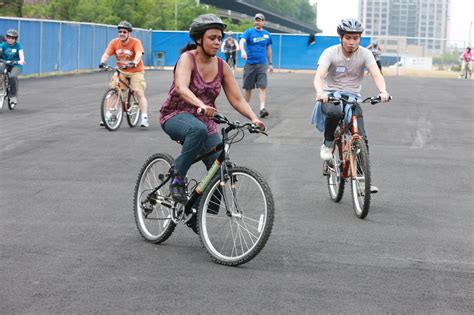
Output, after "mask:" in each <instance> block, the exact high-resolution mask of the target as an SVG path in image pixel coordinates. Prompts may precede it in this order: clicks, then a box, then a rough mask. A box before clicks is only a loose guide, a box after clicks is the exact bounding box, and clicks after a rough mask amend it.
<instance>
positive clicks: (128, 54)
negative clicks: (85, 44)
mask: <svg viewBox="0 0 474 315" xmlns="http://www.w3.org/2000/svg"><path fill="white" fill-rule="evenodd" d="M105 52H106V53H107V55H109V56H112V55H115V60H116V61H117V66H118V67H122V66H124V65H126V64H128V63H130V62H133V60H134V59H135V55H136V54H137V53H141V54H144V53H145V52H144V51H143V46H142V42H141V41H140V40H139V39H137V38H132V37H130V38H129V39H128V41H127V43H126V44H123V43H122V41H121V40H120V39H119V38H115V39H113V40H111V41H110V43H109V46H107V49H106V50H105ZM144 69H145V67H144V66H143V61H142V60H140V62H139V63H138V65H137V66H136V67H135V68H128V69H125V70H123V71H124V72H140V71H143V70H144Z"/></svg>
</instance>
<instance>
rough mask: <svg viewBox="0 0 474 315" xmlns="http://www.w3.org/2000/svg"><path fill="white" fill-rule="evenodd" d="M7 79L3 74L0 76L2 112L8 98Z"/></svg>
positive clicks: (0, 105) (0, 106) (0, 108)
mask: <svg viewBox="0 0 474 315" xmlns="http://www.w3.org/2000/svg"><path fill="white" fill-rule="evenodd" d="M5 80H6V77H5V76H4V75H3V74H0V110H2V109H3V104H4V102H5V99H8V98H7V94H8V93H7V84H6V81H5Z"/></svg>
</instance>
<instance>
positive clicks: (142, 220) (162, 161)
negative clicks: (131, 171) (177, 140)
mask: <svg viewBox="0 0 474 315" xmlns="http://www.w3.org/2000/svg"><path fill="white" fill-rule="evenodd" d="M173 164H174V159H173V157H172V156H171V155H169V154H167V153H156V154H153V155H152V156H150V157H149V158H148V159H147V160H146V161H145V163H144V164H143V166H142V168H141V170H140V172H139V175H138V178H137V182H136V184H135V191H134V196H133V214H134V217H135V224H136V226H137V228H138V232H139V233H140V235H141V236H142V237H143V239H144V240H146V241H147V242H150V243H153V244H159V243H162V242H164V241H166V240H167V239H168V238H169V237H170V236H171V234H172V233H173V231H174V229H175V228H176V223H174V222H173V221H172V219H171V218H172V211H173V210H172V209H171V208H170V207H166V206H164V205H163V204H161V203H160V202H158V201H157V200H159V199H161V200H163V198H164V199H166V200H170V199H171V193H170V192H169V185H168V184H165V185H164V186H163V187H161V189H159V190H158V191H157V194H156V195H155V199H148V200H147V199H146V197H147V196H148V192H150V191H151V190H153V189H154V188H155V187H157V186H158V185H159V184H160V183H161V182H162V181H163V180H164V179H165V178H166V175H167V174H168V172H169V170H170V168H171V165H173ZM153 203H154V204H153ZM150 208H151V211H150Z"/></svg>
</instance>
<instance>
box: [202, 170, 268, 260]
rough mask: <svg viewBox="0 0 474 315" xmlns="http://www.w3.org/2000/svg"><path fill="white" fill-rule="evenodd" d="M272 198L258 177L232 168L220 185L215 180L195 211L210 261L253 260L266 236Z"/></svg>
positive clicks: (246, 171) (256, 174) (265, 185)
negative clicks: (196, 211)
mask: <svg viewBox="0 0 474 315" xmlns="http://www.w3.org/2000/svg"><path fill="white" fill-rule="evenodd" d="M274 211H275V210H274V203H273V196H272V193H271V190H270V187H269V186H268V184H267V182H266V181H265V179H264V178H263V176H262V175H260V174H259V173H257V172H256V171H254V170H251V169H248V168H245V167H234V168H232V169H230V170H229V172H228V177H227V178H226V180H225V181H224V182H223V183H221V179H220V178H219V177H215V178H214V179H213V180H212V181H211V183H210V184H209V186H208V187H207V188H206V190H205V192H204V194H203V197H202V198H201V202H200V205H199V211H198V229H199V237H200V239H201V242H202V244H203V246H204V248H205V249H206V250H207V252H208V254H209V255H210V256H211V258H212V260H214V261H215V262H217V263H219V264H223V265H228V266H237V265H240V264H244V263H246V262H248V261H249V260H251V259H253V258H254V257H255V256H256V255H257V254H258V253H259V252H260V251H261V250H262V249H263V247H264V246H265V244H266V242H267V240H268V238H269V237H270V234H271V231H272V227H273V217H274Z"/></svg>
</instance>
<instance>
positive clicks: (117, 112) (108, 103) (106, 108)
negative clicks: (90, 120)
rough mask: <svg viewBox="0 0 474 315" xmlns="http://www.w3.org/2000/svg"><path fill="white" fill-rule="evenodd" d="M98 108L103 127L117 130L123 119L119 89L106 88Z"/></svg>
mask: <svg viewBox="0 0 474 315" xmlns="http://www.w3.org/2000/svg"><path fill="white" fill-rule="evenodd" d="M100 109H101V110H100V114H101V117H102V122H103V123H104V126H105V128H107V129H108V130H109V131H115V130H117V129H118V128H119V127H120V125H121V124H122V119H123V109H122V101H121V100H120V94H119V91H117V90H116V89H110V90H108V91H107V92H106V93H105V94H104V97H103V98H102V104H101V105H100Z"/></svg>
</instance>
